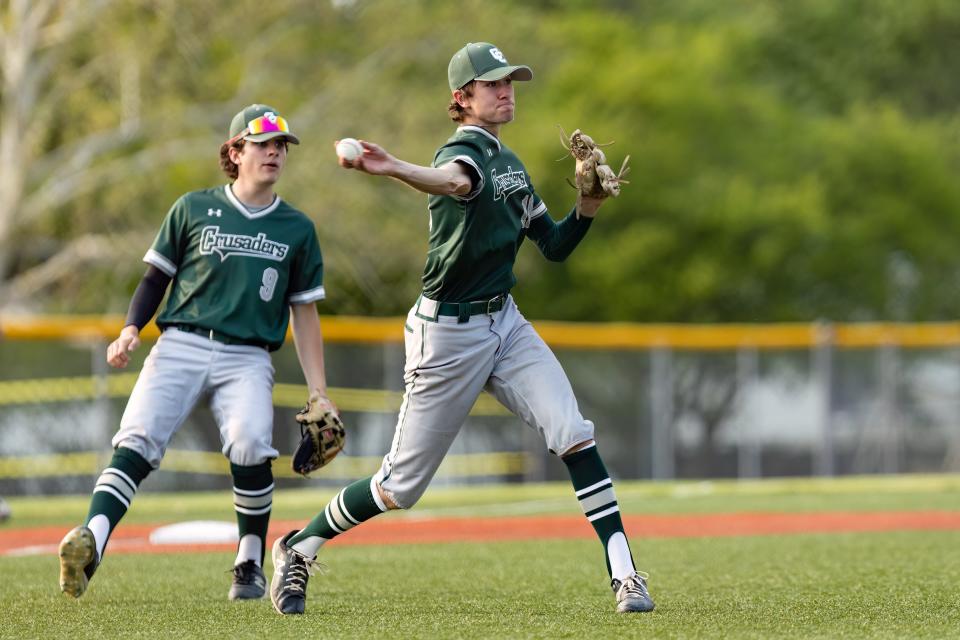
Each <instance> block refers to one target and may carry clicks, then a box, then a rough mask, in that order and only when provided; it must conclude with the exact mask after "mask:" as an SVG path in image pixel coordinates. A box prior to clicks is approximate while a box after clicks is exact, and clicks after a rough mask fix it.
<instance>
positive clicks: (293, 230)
mask: <svg viewBox="0 0 960 640" xmlns="http://www.w3.org/2000/svg"><path fill="white" fill-rule="evenodd" d="M143 259H144V262H147V263H148V264H151V265H153V266H155V267H156V268H158V269H160V270H161V271H163V272H164V273H166V274H167V275H168V276H170V277H171V278H173V280H172V284H171V288H170V293H169V296H168V297H167V304H166V306H165V307H164V309H163V311H162V312H161V314H160V316H159V317H158V318H157V325H159V326H160V327H161V328H165V327H168V326H171V325H190V326H192V327H197V328H200V329H205V330H212V331H215V332H218V333H221V334H223V335H225V336H228V337H229V338H233V339H235V340H239V341H247V342H260V343H265V344H267V345H269V346H270V348H271V349H277V348H279V347H280V345H281V344H283V340H284V337H285V336H286V333H287V324H288V322H289V320H290V311H289V305H291V304H307V303H313V302H316V301H317V300H322V299H323V298H324V296H325V292H324V288H323V258H322V257H321V254H320V245H319V244H318V243H317V234H316V231H315V229H314V226H313V222H311V221H310V219H309V218H308V217H307V216H306V215H304V214H303V213H302V212H300V211H298V210H297V209H294V208H293V207H291V206H290V205H288V204H287V203H285V202H283V201H282V200H281V199H280V198H279V197H276V198H275V199H274V201H273V203H272V204H271V205H270V206H268V207H266V208H265V209H262V210H259V211H255V212H251V211H250V210H249V209H248V208H247V207H245V206H244V205H243V203H242V202H240V201H239V200H238V199H237V198H236V196H234V195H233V191H232V190H231V189H230V186H229V185H228V186H223V187H217V188H214V189H206V190H203V191H194V192H192V193H188V194H186V195H184V196H182V197H181V198H180V199H179V200H177V201H176V203H174V205H173V207H171V209H170V212H169V213H168V214H167V217H166V218H165V219H164V221H163V225H162V226H161V227H160V232H159V233H158V234H157V238H156V240H154V242H153V246H152V247H151V248H150V250H149V251H147V254H146V255H145V256H144V258H143Z"/></svg>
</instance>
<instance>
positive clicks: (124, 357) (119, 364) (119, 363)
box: [107, 324, 140, 369]
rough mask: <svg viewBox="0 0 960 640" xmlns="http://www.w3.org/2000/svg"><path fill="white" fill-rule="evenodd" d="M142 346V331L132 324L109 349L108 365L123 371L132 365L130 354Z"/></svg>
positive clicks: (125, 328)
mask: <svg viewBox="0 0 960 640" xmlns="http://www.w3.org/2000/svg"><path fill="white" fill-rule="evenodd" d="M139 346H140V330H139V329H137V327H136V326H134V325H132V324H130V325H127V326H125V327H124V328H123V330H122V331H121V332H120V337H119V338H117V339H116V340H114V341H113V342H111V343H110V346H108V347H107V363H108V364H109V365H110V366H111V367H116V368H118V369H123V368H124V367H126V366H127V365H128V364H130V353H131V352H133V351H134V350H135V349H136V348H137V347H139Z"/></svg>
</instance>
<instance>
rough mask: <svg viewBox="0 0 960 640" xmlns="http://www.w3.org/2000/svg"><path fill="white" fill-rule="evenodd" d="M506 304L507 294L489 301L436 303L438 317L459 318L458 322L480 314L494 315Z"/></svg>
mask: <svg viewBox="0 0 960 640" xmlns="http://www.w3.org/2000/svg"><path fill="white" fill-rule="evenodd" d="M506 302H507V294H505V293H501V294H500V295H498V296H494V297H492V298H490V299H489V300H475V301H474V302H438V303H437V315H438V316H453V317H455V318H459V319H460V322H466V321H467V319H468V318H469V317H470V316H477V315H480V314H481V313H495V312H497V311H500V310H501V309H503V305H504V304H506Z"/></svg>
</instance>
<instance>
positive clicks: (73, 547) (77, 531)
mask: <svg viewBox="0 0 960 640" xmlns="http://www.w3.org/2000/svg"><path fill="white" fill-rule="evenodd" d="M99 564H100V559H99V558H98V557H97V540H96V538H94V537H93V532H92V531H90V529H88V528H87V527H84V526H79V527H74V528H73V529H71V530H70V532H69V533H67V535H65V536H64V537H63V540H61V541H60V590H61V591H63V592H64V593H65V594H67V595H68V596H72V597H74V598H79V597H80V596H82V595H83V592H84V591H86V590H87V585H88V584H89V583H90V578H92V577H93V574H94V572H95V571H96V570H97V565H99Z"/></svg>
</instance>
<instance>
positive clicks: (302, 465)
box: [293, 392, 347, 476]
mask: <svg viewBox="0 0 960 640" xmlns="http://www.w3.org/2000/svg"><path fill="white" fill-rule="evenodd" d="M297 422H298V423H300V435H301V439H300V444H298V445H297V448H296V450H295V451H294V452H293V470H294V471H296V472H297V473H299V474H301V475H304V476H306V475H308V474H310V473H311V472H313V471H316V470H317V469H320V468H322V467H325V466H326V465H328V464H330V461H331V460H333V459H334V458H335V457H336V456H337V454H338V453H340V452H341V451H343V445H344V444H345V443H346V440H347V432H346V431H345V430H344V428H343V422H342V421H341V420H340V412H339V411H337V407H336V405H334V404H333V403H332V402H331V401H330V399H329V398H327V397H326V396H321V395H320V394H319V393H316V392H314V393H312V394H310V399H309V400H307V406H305V407H304V408H303V410H302V411H300V413H298V414H297Z"/></svg>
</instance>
